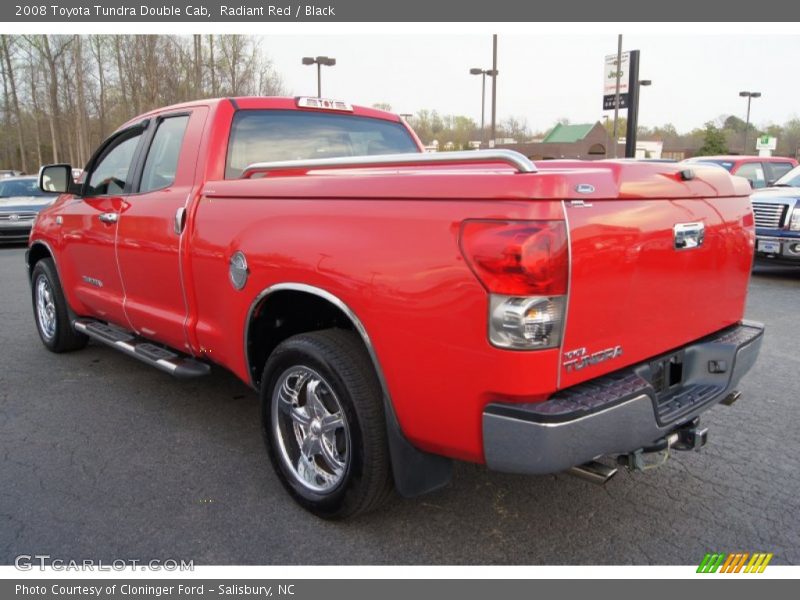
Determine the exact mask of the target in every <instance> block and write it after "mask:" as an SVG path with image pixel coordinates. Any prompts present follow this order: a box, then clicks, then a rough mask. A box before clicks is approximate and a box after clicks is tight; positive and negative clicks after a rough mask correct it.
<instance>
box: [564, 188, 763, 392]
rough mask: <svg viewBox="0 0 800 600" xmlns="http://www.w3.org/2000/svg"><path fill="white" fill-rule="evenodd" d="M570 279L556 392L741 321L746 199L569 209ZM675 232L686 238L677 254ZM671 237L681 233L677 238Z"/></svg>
mask: <svg viewBox="0 0 800 600" xmlns="http://www.w3.org/2000/svg"><path fill="white" fill-rule="evenodd" d="M565 205H566V214H567V219H568V227H569V232H570V248H571V273H570V285H569V298H568V312H567V319H566V329H565V335H564V344H563V351H562V357H561V366H560V374H559V387H561V388H565V387H569V386H571V385H574V384H577V383H580V382H582V381H585V380H587V379H591V378H593V377H597V376H599V375H602V374H604V373H607V372H610V371H614V370H617V369H619V368H622V367H624V366H626V365H629V364H633V363H637V362H641V361H643V360H646V359H648V358H651V357H654V356H657V355H659V354H663V353H666V352H668V351H670V350H672V349H675V348H678V347H680V346H683V345H685V344H687V343H689V342H690V341H693V340H696V339H698V338H700V337H703V336H705V335H707V334H709V333H712V332H714V331H718V330H719V329H722V328H724V327H726V326H728V325H731V324H733V323H736V322H737V321H739V320H740V319H741V317H742V315H743V312H744V304H745V300H746V296H747V285H748V281H749V277H750V269H751V264H752V257H753V243H754V231H753V217H752V210H751V207H750V199H749V197H747V196H741V195H738V196H737V195H731V196H725V197H691V198H667V199H658V198H644V199H618V200H597V201H591V202H586V203H581V202H570V201H567V202H566V203H565ZM681 229H688V230H689V231H690V232H693V236H692V237H693V238H694V237H696V233H697V232H698V230H701V231H702V233H703V239H702V243H700V244H699V245H697V246H694V240H693V239H690V240H689V241H688V243H687V244H686V247H683V248H681V247H679V246H681V245H682V244H681V242H680V240H677V243H676V238H680V237H681V235H680V231H681ZM676 231H677V232H678V233H676Z"/></svg>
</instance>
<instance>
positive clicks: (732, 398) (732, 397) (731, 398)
mask: <svg viewBox="0 0 800 600" xmlns="http://www.w3.org/2000/svg"><path fill="white" fill-rule="evenodd" d="M741 397H742V392H740V391H739V390H734V391H732V392H731V393H730V394H728V395H727V396H725V397H724V398H723V399H722V400H720V402H719V403H720V404H724V405H725V406H730V405H731V404H733V403H734V402H736V401H737V400H738V399H739V398H741Z"/></svg>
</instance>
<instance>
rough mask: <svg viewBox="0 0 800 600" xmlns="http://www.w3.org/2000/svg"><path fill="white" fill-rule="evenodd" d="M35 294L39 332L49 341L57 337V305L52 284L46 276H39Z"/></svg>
mask: <svg viewBox="0 0 800 600" xmlns="http://www.w3.org/2000/svg"><path fill="white" fill-rule="evenodd" d="M35 294H36V316H37V317H38V321H39V331H41V332H42V337H44V338H45V339H46V340H48V341H49V340H52V339H53V338H54V337H55V335H56V303H55V301H54V299H53V290H52V289H51V287H50V282H48V281H47V277H45V276H44V275H39V277H38V278H37V279H36V285H35Z"/></svg>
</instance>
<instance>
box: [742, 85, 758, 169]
mask: <svg viewBox="0 0 800 600" xmlns="http://www.w3.org/2000/svg"><path fill="white" fill-rule="evenodd" d="M739 95H740V96H741V97H742V98H747V121H745V125H744V147H743V148H742V152H743V153H744V154H747V130H748V129H750V101H751V100H752V99H753V98H761V92H739Z"/></svg>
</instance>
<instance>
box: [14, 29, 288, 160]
mask: <svg viewBox="0 0 800 600" xmlns="http://www.w3.org/2000/svg"><path fill="white" fill-rule="evenodd" d="M0 78H1V79H2V86H3V98H4V100H3V103H2V105H0V110H1V111H2V119H0V130H2V135H0V165H2V168H7V169H8V168H13V169H17V170H20V171H23V172H35V171H36V170H37V169H38V168H39V166H40V165H42V164H46V163H50V162H54V163H57V162H68V163H70V164H72V165H75V166H83V165H84V164H85V163H86V162H87V161H88V159H89V157H90V154H91V152H92V151H93V149H94V148H95V147H96V146H97V145H98V144H99V143H100V142H101V141H102V140H103V139H104V138H105V137H107V136H108V134H110V133H111V132H112V131H114V129H116V128H117V127H119V125H121V124H122V123H124V122H125V121H127V120H128V119H130V118H131V116H133V115H137V114H140V113H143V112H146V111H148V110H151V109H153V108H157V107H160V106H167V105H170V104H175V103H178V102H184V101H187V100H194V99H199V98H215V97H220V96H245V95H281V94H284V93H285V90H284V85H283V83H282V81H281V78H280V76H279V74H278V73H277V72H276V70H275V69H274V67H273V65H272V63H271V61H270V60H269V59H268V58H267V57H266V56H265V54H264V53H263V52H262V49H261V47H260V38H258V37H256V36H243V35H193V36H174V35H2V36H0Z"/></svg>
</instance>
